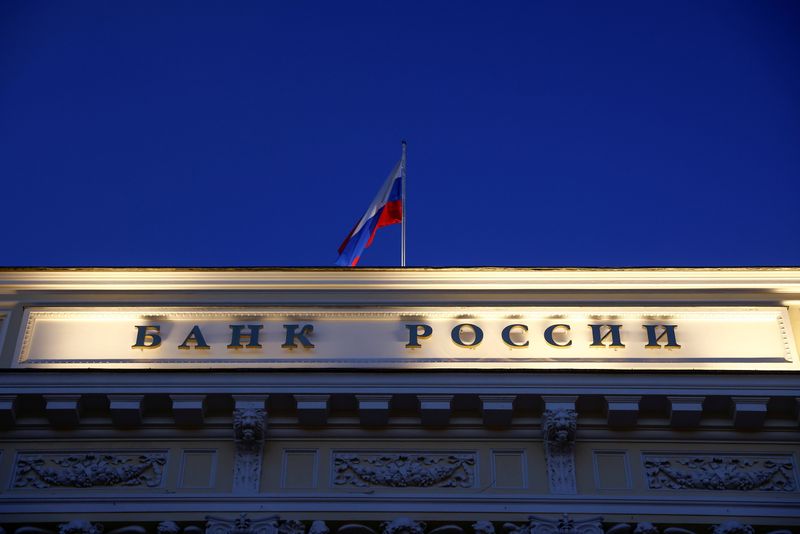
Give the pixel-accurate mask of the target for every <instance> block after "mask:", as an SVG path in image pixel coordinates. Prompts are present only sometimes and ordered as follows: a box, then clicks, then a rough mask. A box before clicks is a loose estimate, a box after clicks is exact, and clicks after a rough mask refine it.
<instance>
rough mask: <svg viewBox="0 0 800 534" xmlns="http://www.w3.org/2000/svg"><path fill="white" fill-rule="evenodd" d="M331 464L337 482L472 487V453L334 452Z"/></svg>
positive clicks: (397, 486) (420, 486)
mask: <svg viewBox="0 0 800 534" xmlns="http://www.w3.org/2000/svg"><path fill="white" fill-rule="evenodd" d="M333 468H334V479H333V484H334V485H336V486H356V487H367V486H385V487H390V488H407V487H410V488H429V487H439V488H471V487H473V486H474V485H475V454H474V453H466V454H464V453H462V454H448V453H434V452H407V453H406V452H403V453H400V452H397V453H375V454H369V453H361V454H359V453H335V454H334V456H333Z"/></svg>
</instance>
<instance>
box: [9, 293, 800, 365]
mask: <svg viewBox="0 0 800 534" xmlns="http://www.w3.org/2000/svg"><path fill="white" fill-rule="evenodd" d="M24 321H25V322H24V328H23V329H22V330H21V333H20V339H19V340H18V343H17V352H16V355H15V359H14V366H15V367H21V368H83V369H89V368H92V369H101V368H102V369H109V368H115V369H120V368H125V369H189V368H197V369H209V368H351V369H352V368H370V369H380V368H384V369H389V368H396V369H397V368H399V369H594V370H599V369H642V370H655V369H671V370H678V369H695V370H749V371H759V370H761V371H767V370H800V364H798V357H797V353H796V349H795V343H794V338H793V334H792V331H791V325H790V322H789V317H788V312H787V309H786V308H782V307H769V308H743V307H738V308H733V307H724V308H723V307H719V308H711V307H709V308H608V307H591V308H589V307H564V308H520V307H511V308H502V309H501V308H484V307H481V308H477V307H475V308H472V307H458V308H455V307H454V308H436V309H427V308H420V309H405V308H404V309H395V308H380V309H378V308H363V307H358V308H355V307H354V308H343V307H340V308H307V309H299V308H293V309H225V308H205V309H187V308H159V309H146V308H91V309H89V308H29V309H27V310H26V311H25V318H24Z"/></svg>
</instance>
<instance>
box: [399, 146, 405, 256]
mask: <svg viewBox="0 0 800 534" xmlns="http://www.w3.org/2000/svg"><path fill="white" fill-rule="evenodd" d="M402 145H403V155H402V157H401V159H400V176H401V180H402V184H401V185H402V187H403V195H402V207H403V214H402V217H403V220H402V225H401V228H402V230H401V231H400V267H405V266H406V142H405V140H403V141H402Z"/></svg>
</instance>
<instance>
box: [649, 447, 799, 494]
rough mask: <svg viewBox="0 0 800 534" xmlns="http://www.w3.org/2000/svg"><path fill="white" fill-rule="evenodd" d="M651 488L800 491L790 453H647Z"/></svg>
mask: <svg viewBox="0 0 800 534" xmlns="http://www.w3.org/2000/svg"><path fill="white" fill-rule="evenodd" d="M644 468H645V473H646V476H647V485H648V487H649V488H650V489H700V490H739V491H753V490H758V491H796V490H797V480H796V478H795V470H794V464H793V462H792V458H791V457H790V456H788V455H787V456H754V455H753V456H747V455H742V456H729V455H673V456H645V457H644Z"/></svg>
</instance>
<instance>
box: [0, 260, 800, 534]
mask: <svg viewBox="0 0 800 534" xmlns="http://www.w3.org/2000/svg"><path fill="white" fill-rule="evenodd" d="M445 305H446V306H447V309H455V308H458V309H459V310H460V311H459V313H458V320H459V321H462V322H464V323H469V324H472V323H477V322H478V320H479V319H481V313H484V310H487V309H491V310H492V313H493V314H495V315H492V317H500V319H497V320H498V321H500V322H499V323H498V324H501V325H505V324H508V325H513V324H515V321H516V322H519V319H515V317H518V316H519V313H518V312H517V311H515V310H516V308H521V307H525V308H526V309H531V308H538V307H545V306H546V307H549V308H559V307H562V308H565V309H574V308H578V307H581V306H584V307H586V306H596V307H603V308H604V309H606V308H609V307H611V306H616V307H618V308H620V309H625V310H628V309H637V310H639V309H644V310H646V309H648V307H651V306H652V307H657V308H658V309H659V310H661V311H660V312H659V313H660V314H661V315H663V314H664V312H663V310H664V309H669V308H670V307H674V308H675V309H686V308H694V307H708V308H709V309H712V308H713V309H723V310H724V309H725V308H726V306H736V307H737V309H746V308H747V307H748V306H752V307H754V308H755V307H760V308H766V307H771V308H770V309H772V308H774V309H785V310H787V313H786V317H788V323H787V322H786V321H783V322H781V323H780V324H779V327H780V330H776V336H777V339H779V340H781V341H780V343H785V345H781V346H777V347H776V348H775V350H776V352H777V353H782V352H781V351H785V353H786V354H796V347H797V341H796V339H795V337H794V334H792V332H800V270H795V269H775V270H762V269H759V270H748V269H741V270H736V269H730V270H685V271H676V270H651V271H645V270H611V271H603V270H563V271H560V270H549V271H548V270H541V271H539V270H506V269H488V270H469V269H463V270H427V269H404V270H397V269H394V270H393V269H386V270H363V271H362V270H338V269H331V270H313V269H308V270H303V269H296V270H276V271H258V270H238V271H237V270H216V271H215V270H158V269H154V270H122V269H120V270H113V269H112V270H92V269H87V270H76V271H58V270H35V269H31V270H8V271H0V320H2V322H0V368H2V370H0V374H2V380H0V527H2V529H3V531H4V532H7V533H9V534H11V533H16V534H47V533H50V534H56V533H58V534H146V533H158V534H183V533H185V534H200V533H201V532H208V533H212V534H228V533H238V534H245V533H261V534H472V533H475V534H516V533H519V534H545V533H546V534H551V533H552V534H556V533H557V534H570V533H581V534H600V533H614V534H629V533H634V534H655V533H664V534H690V533H694V534H706V533H708V532H713V533H719V534H721V533H727V534H735V533H743V534H756V533H768V532H774V533H776V534H777V533H778V532H782V533H785V532H800V486H799V483H800V482H799V481H800V479H799V478H798V473H799V471H798V458H800V419H799V417H798V415H799V414H798V409H799V408H800V374H799V373H800V367H798V369H797V370H788V371H785V372H777V371H762V370H753V371H751V372H748V371H742V370H739V371H730V370H727V371H726V370H722V371H721V370H718V369H715V367H714V365H715V364H714V363H713V361H712V360H713V358H711V357H713V356H714V354H713V345H712V344H710V342H709V344H708V345H707V346H708V347H709V349H708V350H709V351H712V352H709V354H708V356H709V360H708V361H709V362H710V363H707V364H703V365H705V367H702V366H701V367H698V368H696V369H693V370H680V371H670V370H637V371H636V372H631V371H630V370H629V369H627V368H626V367H625V366H624V365H622V364H620V363H617V362H616V361H611V359H606V360H602V358H597V354H598V352H597V351H603V350H607V349H606V348H587V349H586V350H585V351H584V352H581V353H580V357H581V358H583V357H585V358H587V359H591V358H595V359H596V360H598V361H601V363H598V364H597V365H596V367H594V368H590V369H585V368H584V369H580V370H577V369H570V368H565V369H550V368H548V369H543V368H542V369H535V368H530V369H524V368H522V369H520V368H515V369H513V370H510V369H509V370H504V369H502V368H492V369H484V370H481V369H472V368H470V366H469V365H467V364H464V365H462V366H461V367H460V368H458V363H457V362H456V364H455V366H456V368H453V367H452V365H453V361H450V362H449V364H448V365H451V367H449V368H443V369H437V368H435V367H431V365H432V364H431V363H430V362H425V363H424V364H420V367H419V368H393V369H376V368H374V367H370V368H359V363H358V362H355V363H350V364H348V365H347V366H344V367H342V366H339V367H337V368H335V369H333V368H330V369H328V368H326V367H325V364H324V362H323V363H321V364H319V365H318V366H317V367H314V368H303V369H297V368H292V367H291V366H288V367H281V368H248V366H247V360H246V359H247V358H248V357H250V356H248V355H249V354H251V353H248V352H247V351H248V347H247V344H248V342H249V341H251V339H250V338H247V337H242V338H241V342H242V343H241V345H242V346H241V348H239V347H238V346H237V347H234V348H232V349H231V350H232V351H233V352H232V354H234V356H235V357H241V358H242V361H243V362H244V363H243V364H242V366H241V368H236V367H235V366H234V367H231V366H230V365H228V364H226V365H228V367H225V368H224V369H216V368H214V367H213V365H211V366H210V365H209V364H208V361H207V360H203V358H204V357H205V358H210V357H208V356H204V354H207V353H203V351H202V350H200V349H198V348H196V347H197V345H201V344H200V343H198V340H197V339H191V340H190V341H191V343H189V344H188V345H190V346H191V349H190V350H188V351H185V352H182V353H181V354H180V355H181V356H182V357H183V356H184V355H187V356H185V361H187V362H188V363H187V364H186V365H185V367H183V368H176V369H160V368H153V369H149V368H148V365H149V364H148V363H147V362H148V358H150V360H152V361H153V362H155V361H156V359H157V358H156V357H155V356H153V354H154V353H153V352H152V351H150V352H148V351H146V350H139V351H138V352H136V355H137V357H138V358H140V359H139V360H136V361H134V363H133V364H128V363H125V364H122V363H118V362H112V361H111V360H109V363H108V365H104V364H102V363H99V364H98V363H92V364H91V365H88V366H84V367H81V365H80V364H74V366H73V367H72V368H70V367H69V365H73V364H71V363H69V362H67V363H66V364H64V365H66V367H63V368H48V367H47V366H46V365H43V366H41V367H40V368H36V367H35V366H34V367H32V368H25V367H24V366H21V365H18V364H19V357H20V354H21V350H20V344H21V343H23V342H31V340H33V341H34V342H35V339H36V336H37V330H36V327H35V326H31V325H30V324H27V323H26V319H25V318H26V313H27V312H28V311H29V310H31V309H37V308H47V309H48V310H50V311H48V313H50V314H51V315H52V316H53V320H54V321H56V322H55V323H53V324H54V326H52V327H51V328H52V329H53V330H52V331H53V332H59V331H58V330H57V328H62V327H61V326H59V325H61V324H66V323H58V321H59V320H60V319H59V317H58V316H57V313H56V312H53V311H52V310H58V309H61V308H64V309H67V308H69V309H81V310H83V309H91V310H93V313H95V315H96V320H98V321H103V320H104V317H103V310H104V309H107V310H109V312H110V311H112V310H117V309H119V308H124V309H126V310H129V309H137V307H141V308H145V307H146V308H147V309H148V310H152V309H158V310H164V312H163V313H164V314H165V316H167V317H168V315H169V313H171V312H170V310H174V309H181V310H187V309H189V310H193V311H191V313H192V314H195V315H192V317H194V316H201V314H200V313H199V312H197V310H212V311H213V313H218V310H220V309H235V310H237V311H236V312H235V316H236V317H237V318H238V317H240V318H241V321H239V322H240V323H241V324H242V325H245V327H241V328H239V330H238V331H237V335H239V334H242V335H243V336H246V335H253V332H254V330H247V328H246V325H250V324H252V323H253V321H254V319H253V315H252V313H251V312H248V311H247V310H248V309H250V308H258V309H268V310H270V313H273V314H275V316H280V313H285V314H286V316H287V317H291V318H292V319H293V320H294V321H295V322H294V323H292V324H297V325H298V326H297V328H296V329H294V330H292V332H293V333H292V335H295V334H300V333H301V332H302V331H301V328H302V326H303V325H304V324H305V323H303V322H301V321H303V320H304V319H307V317H308V315H306V316H304V315H303V314H302V313H301V312H300V311H297V310H298V309H300V310H301V311H302V310H306V309H308V310H314V313H323V312H324V313H328V314H330V313H331V311H330V310H331V309H334V308H335V309H346V310H348V313H349V314H350V315H349V316H355V315H356V314H362V315H363V314H367V313H368V309H369V308H370V307H380V308H381V310H383V309H392V310H396V309H413V310H433V311H437V310H439V309H440V307H442V306H445ZM498 309H500V310H502V312H498V311H497V310H498ZM274 310H289V311H287V312H278V311H274ZM320 310H322V312H320ZM353 310H357V313H356V312H354V311H353ZM365 310H367V311H365ZM181 313H184V312H181ZM209 313H212V312H209ZM232 313H233V312H232ZM381 313H383V312H381ZM392 313H395V312H394V311H393V312H392ZM424 313H425V312H424V311H421V312H417V311H415V312H414V313H411V312H408V313H407V316H408V317H417V318H418V317H421V316H423V315H424ZM710 313H711V312H710ZM236 314H238V315H236ZM248 314H249V315H248ZM185 315H189V314H188V312H186V313H185ZM365 317H366V315H365ZM382 317H383V319H382V320H384V319H385V320H394V319H393V317H394V315H392V316H391V317H390V318H389V319H386V317H389V316H388V315H383V316H382ZM476 317H477V319H476ZM487 317H488V316H487ZM146 319H147V318H145V319H143V321H144V320H146ZM368 319H369V318H368ZM370 320H371V319H370ZM415 320H417V321H418V319H415ZM492 320H495V319H492ZM486 321H489V319H486ZM553 321H554V324H555V323H557V321H558V318H557V317H555V318H554V319H553ZM608 321H611V319H609V320H608ZM284 322H286V323H287V324H288V323H289V322H290V321H289V320H288V319H287V321H284ZM136 324H139V323H136ZM160 324H162V330H161V331H159V332H158V334H159V335H163V336H165V338H166V336H167V335H169V334H170V332H169V331H168V327H169V321H168V319H165V320H162V323H160ZM237 324H238V323H237ZM63 328H66V327H63ZM415 328H416V327H415ZM776 328H777V327H776ZM130 329H131V334H132V335H133V336H134V337H135V335H136V333H137V331H136V330H134V323H132V324H131V327H130ZM487 330H488V328H487ZM287 331H288V330H287ZM399 331H400V332H401V334H402V333H403V332H405V330H404V328H403V325H400V328H399ZM510 331H511V330H509V332H510ZM154 332H155V331H151V330H149V331H147V332H145V331H142V335H144V334H145V333H147V334H148V335H151V334H152V333H154ZM305 332H306V334H304V335H306V336H307V338H306V339H305V340H304V339H302V338H299V337H295V338H294V341H296V343H295V345H296V347H282V345H291V343H288V342H287V340H286V339H283V338H281V339H280V340H279V341H277V342H276V341H275V334H274V332H272V331H268V329H264V331H263V337H262V338H261V339H260V340H259V343H260V344H263V345H267V346H269V347H272V346H273V345H268V344H269V343H273V344H274V347H276V348H275V349H274V350H275V351H278V350H281V351H287V352H286V354H290V355H291V356H292V357H293V358H302V357H304V356H303V355H309V356H308V357H309V358H311V357H312V356H313V355H314V354H317V353H314V352H308V351H312V350H317V351H322V347H323V345H324V344H325V343H326V341H327V339H328V338H326V337H325V336H326V335H329V334H327V333H326V331H325V329H324V328H322V327H319V326H317V328H316V330H306V331H305ZM522 332H523V331H522V329H521V328H518V327H517V328H515V329H514V331H513V333H514V335H518V334H520V333H522ZM587 332H589V333H591V331H589V330H587ZM653 332H655V331H654V330H653V331H650V332H648V331H645V330H642V331H641V332H640V333H639V334H638V335H640V336H642V339H645V340H647V339H648V338H647V337H645V336H647V335H651V336H654V335H655V334H654V333H653ZM675 332H677V334H678V335H680V334H681V332H682V331H681V329H680V326H678V327H677V330H676V331H672V332H667V333H672V334H675ZM284 333H285V332H284ZM417 333H418V334H419V335H420V339H422V335H423V334H424V329H420V330H418V332H417ZM473 333H474V332H473ZM563 333H564V329H563V328H562V329H561V334H563ZM600 333H603V332H602V331H601V332H600ZM612 333H613V332H612ZM65 335H66V334H65ZM103 335H104V334H103V332H102V330H98V333H97V337H94V338H93V337H91V336H89V337H87V338H86V339H83V340H81V342H82V343H85V344H86V346H87V350H89V348H91V347H93V346H94V344H96V343H100V342H103V343H106V342H116V341H115V340H111V341H109V340H107V339H101V338H102V336H103ZM282 335H283V334H282ZM454 335H460V333H458V332H457V333H456V334H454ZM665 335H666V334H665ZM315 336H316V337H315ZM465 336H466V334H465ZM610 336H611V334H609V337H608V340H609V341H610V340H611V337H610ZM679 339H680V341H681V344H682V345H691V343H692V341H693V340H691V339H690V340H688V342H687V341H685V340H684V339H683V338H679ZM25 340H28V341H25ZM508 340H509V341H511V343H510V345H511V348H510V349H509V351H510V352H509V354H519V352H513V351H514V350H516V348H515V347H518V346H520V347H521V346H522V341H520V340H519V339H517V338H511V337H509V338H508ZM664 340H666V337H664V339H662V340H661V341H662V342H664ZM135 341H136V340H135V339H127V338H126V339H123V340H122V341H121V342H120V343H121V344H120V346H121V347H122V349H124V350H130V349H131V345H134V344H135ZM288 341H292V339H289V340H288ZM312 341H313V343H314V344H315V345H317V347H315V348H314V349H310V348H307V347H304V342H308V344H311V342H312ZM391 341H392V342H394V343H399V344H400V346H403V343H404V341H403V340H402V339H400V340H399V341H398V339H393V340H391ZM623 341H625V340H623ZM706 341H707V340H706ZM751 341H752V340H751ZM448 342H449V341H448ZM474 342H475V341H474V338H469V339H468V338H467V337H464V338H456V339H454V341H453V343H461V344H463V345H464V346H467V348H465V349H464V350H470V351H471V352H470V353H469V354H470V357H471V358H475V357H476V355H477V356H480V354H481V353H479V352H477V350H476V349H475V348H471V347H470V345H471V344H472V343H474ZM537 342H538V341H537ZM553 342H554V345H557V344H564V343H566V342H565V341H564V340H562V339H555V338H554V339H553ZM209 343H211V341H209ZM231 344H232V345H237V344H234V343H231ZM675 344H676V345H677V343H675ZM253 345H255V343H253ZM55 346H57V344H56V345H55ZM787 347H788V348H787ZM201 348H202V347H201ZM122 349H121V350H122ZM182 350H183V349H182ZM270 350H273V349H272V348H270ZM304 350H306V351H307V352H303V351H304ZM409 350H411V349H409ZM459 350H461V348H459ZM648 350H649V349H648ZM31 351H32V352H31V353H35V351H36V346H35V345H33V349H31ZM593 351H595V352H593ZM611 351H613V347H612V348H609V349H608V353H609V354H611V353H612V352H611ZM26 354H27V353H26ZM281 354H283V353H281ZM414 354H419V353H414ZM601 354H605V353H601ZM646 354H652V355H653V356H652V359H653V360H657V359H658V358H662V359H667V358H671V357H675V358H677V357H679V356H680V354H679V353H676V352H675V351H674V350H673V351H672V352H669V351H668V350H667V348H656V350H654V351H652V352H648V353H646ZM495 356H496V355H492V357H495ZM132 361H133V360H132ZM181 361H184V360H181ZM195 361H196V362H198V366H197V367H194V366H193V365H192V362H195ZM602 362H605V363H602ZM609 362H611V363H609ZM786 362H789V363H786V365H790V364H791V365H795V363H796V362H794V363H792V362H790V360H789V359H787V360H786ZM34 363H35V362H34ZM156 363H157V362H155V363H153V365H154V366H156ZM200 364H202V365H200ZM182 365H183V364H182ZM315 365H316V364H315ZM493 365H495V364H493ZM501 367H502V365H501Z"/></svg>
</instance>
